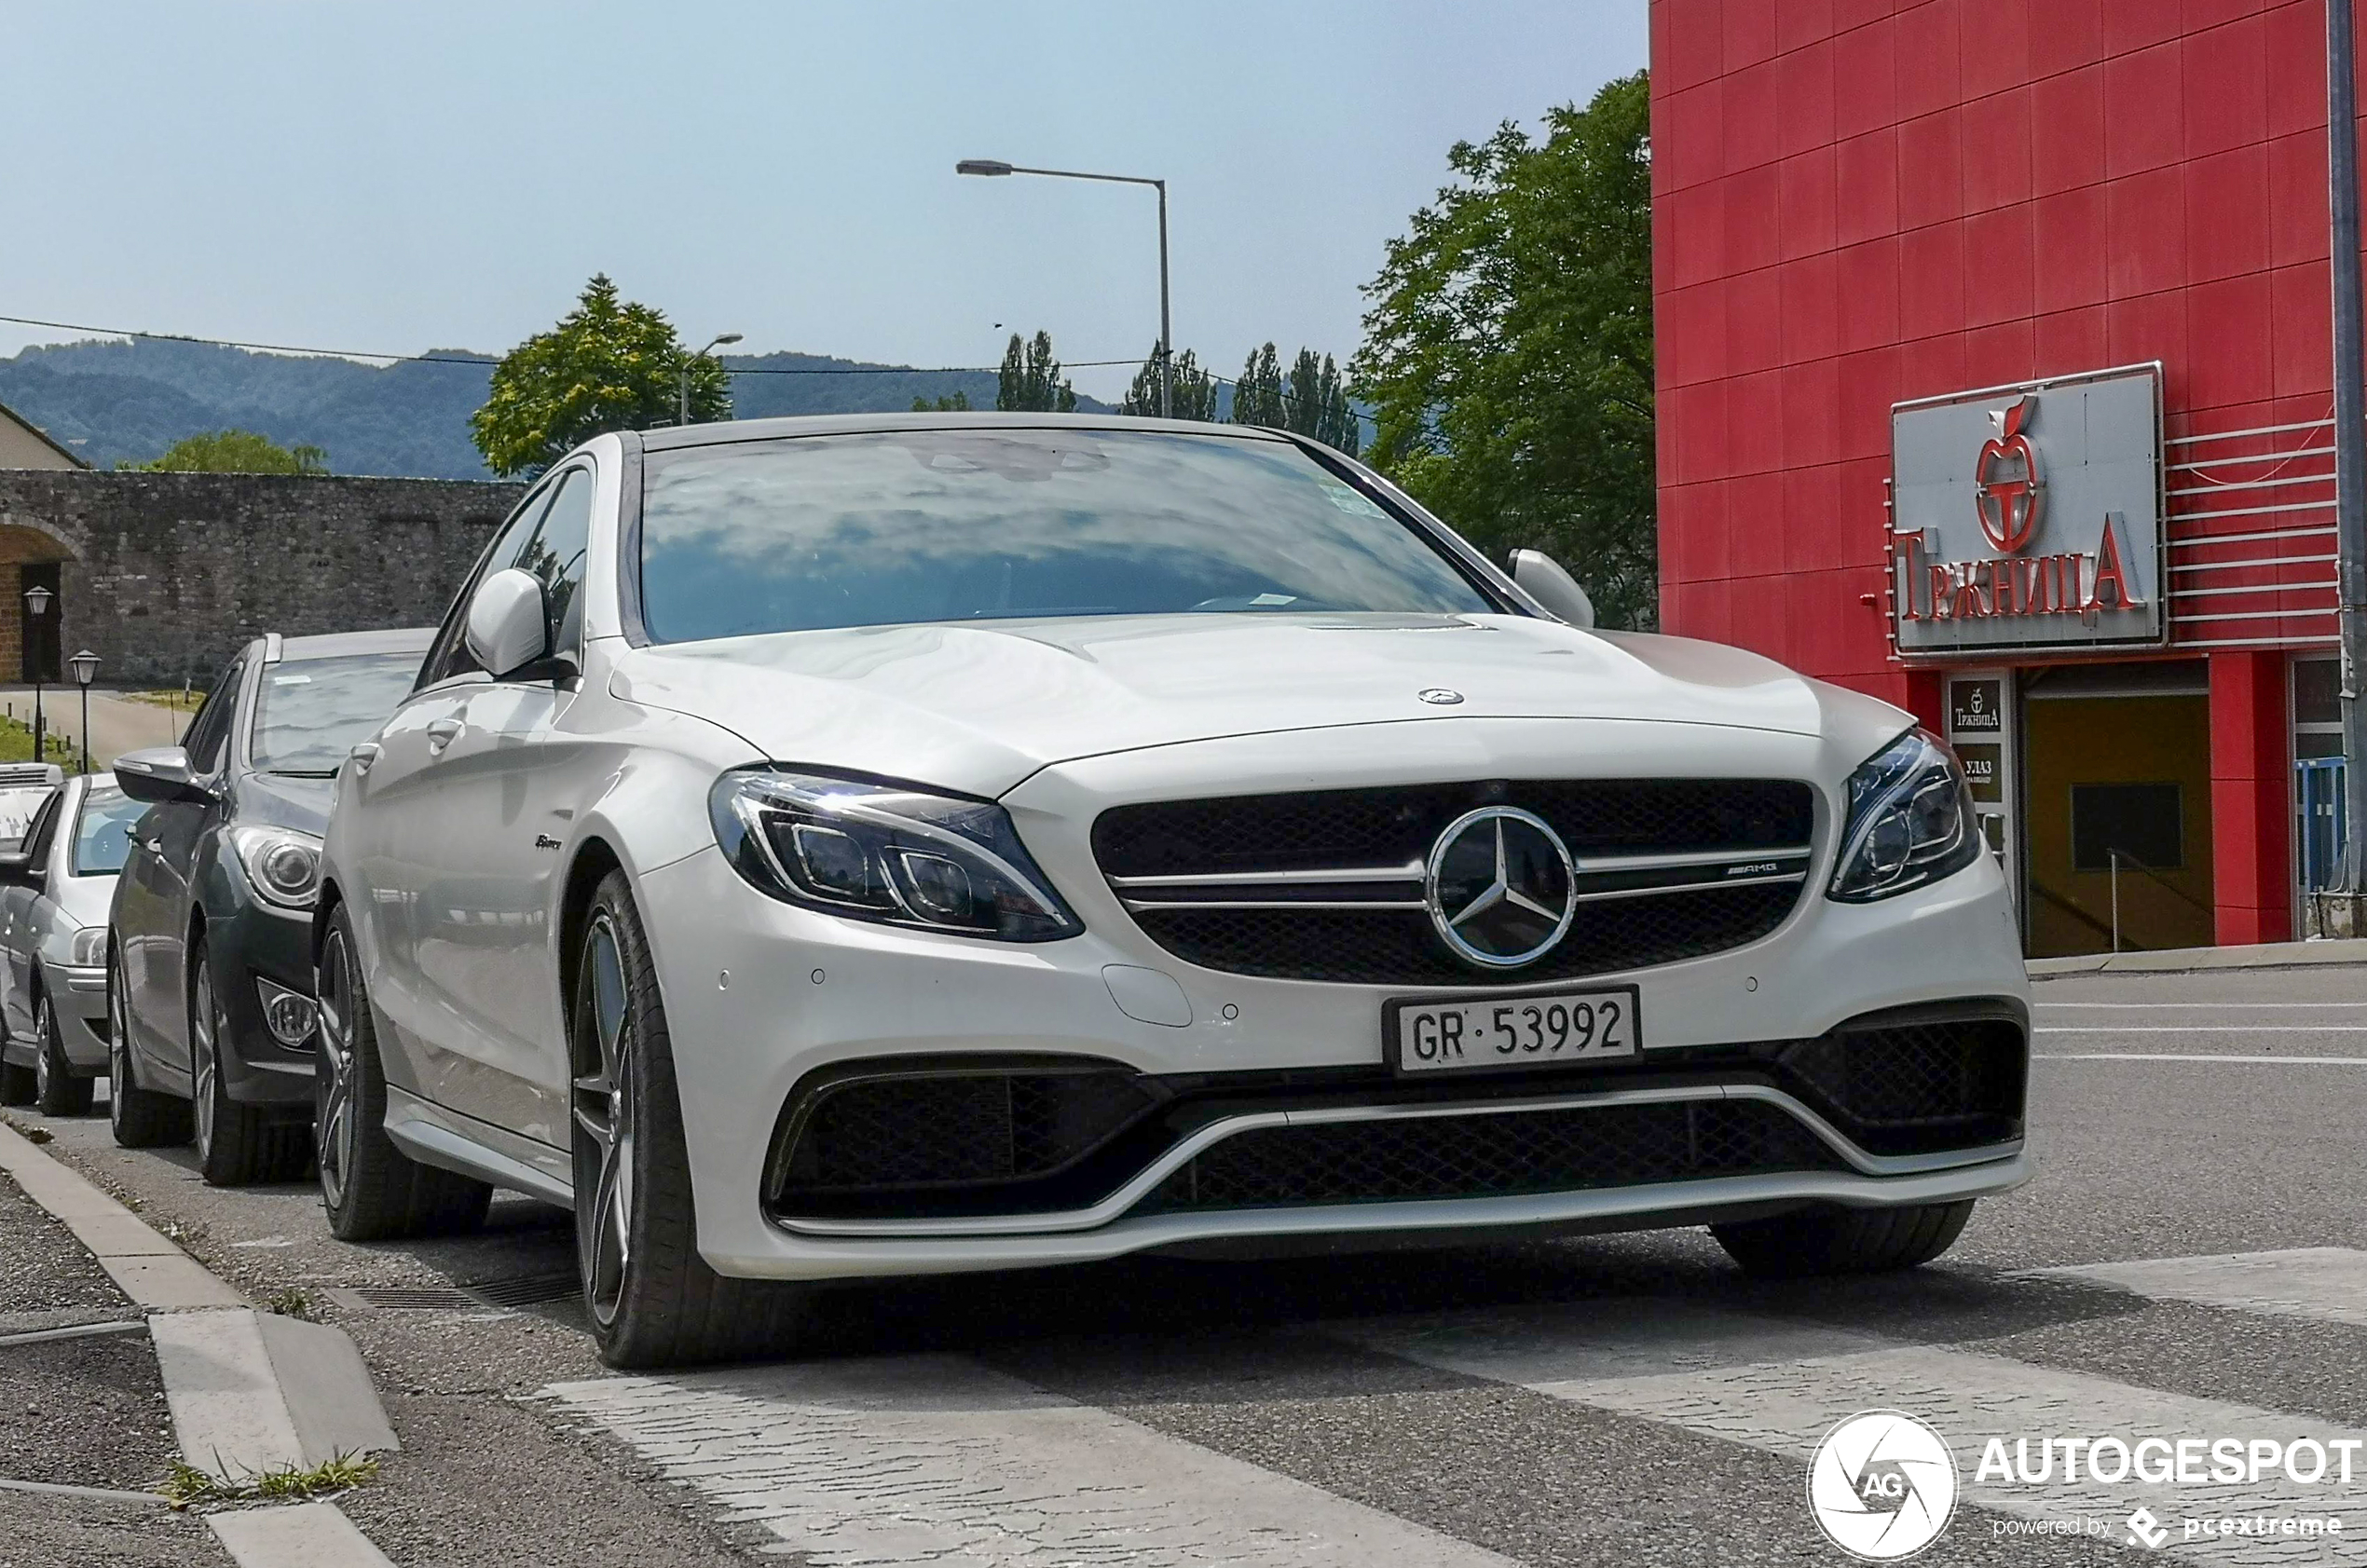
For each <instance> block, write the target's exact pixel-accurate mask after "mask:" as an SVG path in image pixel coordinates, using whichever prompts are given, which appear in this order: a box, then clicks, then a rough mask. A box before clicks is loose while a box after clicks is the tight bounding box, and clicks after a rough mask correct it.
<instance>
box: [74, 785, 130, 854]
mask: <svg viewBox="0 0 2367 1568" xmlns="http://www.w3.org/2000/svg"><path fill="white" fill-rule="evenodd" d="M147 811H148V808H147V806H146V804H145V803H144V802H143V801H138V800H134V799H132V798H131V797H130V796H128V795H126V794H124V793H123V791H121V790H119V789H116V788H114V787H112V786H111V785H106V784H93V785H92V786H91V787H90V789H89V792H88V793H87V794H85V795H84V796H83V798H82V810H81V811H79V812H77V813H76V814H75V819H74V862H73V864H72V866H70V867H68V872H69V874H70V875H72V876H76V877H97V876H112V875H114V874H115V873H116V872H117V871H120V870H122V869H123V863H124V862H125V861H127V860H129V859H130V858H131V825H132V824H133V823H136V822H138V821H139V820H140V819H141V818H142V817H143V816H144V815H146V814H147Z"/></svg>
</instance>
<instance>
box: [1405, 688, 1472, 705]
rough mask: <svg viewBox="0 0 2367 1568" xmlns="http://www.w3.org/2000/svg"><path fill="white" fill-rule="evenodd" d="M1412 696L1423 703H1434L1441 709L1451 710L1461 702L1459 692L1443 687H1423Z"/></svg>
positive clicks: (1461, 698)
mask: <svg viewBox="0 0 2367 1568" xmlns="http://www.w3.org/2000/svg"><path fill="white" fill-rule="evenodd" d="M1414 695H1415V696H1416V697H1419V698H1420V699H1421V700H1422V701H1423V702H1434V703H1436V704H1437V705H1438V706H1440V707H1442V708H1451V707H1453V706H1454V705H1455V704H1456V703H1457V702H1461V701H1462V700H1463V694H1462V693H1461V692H1459V691H1453V690H1449V689H1447V688H1445V687H1443V686H1432V687H1425V688H1424V689H1421V690H1419V691H1416V693H1414Z"/></svg>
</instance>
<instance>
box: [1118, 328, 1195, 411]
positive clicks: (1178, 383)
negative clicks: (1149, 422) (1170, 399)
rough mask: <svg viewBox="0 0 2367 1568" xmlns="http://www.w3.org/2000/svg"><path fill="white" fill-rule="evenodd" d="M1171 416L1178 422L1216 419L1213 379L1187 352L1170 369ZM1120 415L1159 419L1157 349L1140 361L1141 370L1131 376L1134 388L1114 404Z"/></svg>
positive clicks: (1176, 359) (1185, 350)
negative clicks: (1172, 376)
mask: <svg viewBox="0 0 2367 1568" xmlns="http://www.w3.org/2000/svg"><path fill="white" fill-rule="evenodd" d="M1173 373H1174V387H1175V414H1174V416H1175V417H1176V418H1178V419H1213V418H1215V417H1216V377H1215V376H1214V375H1211V374H1210V373H1209V372H1207V371H1205V370H1202V369H1201V368H1200V361H1199V360H1198V359H1197V358H1196V357H1195V356H1194V355H1193V353H1192V351H1191V350H1190V349H1189V348H1186V349H1184V350H1183V352H1182V353H1180V354H1178V355H1176V356H1175V363H1174V366H1173ZM1117 411H1118V412H1119V413H1120V414H1133V415H1139V416H1142V417H1144V418H1150V419H1156V418H1157V417H1158V416H1159V346H1158V345H1157V344H1156V343H1154V344H1152V345H1151V351H1150V353H1149V354H1148V355H1146V356H1145V357H1144V358H1143V361H1142V369H1141V370H1138V371H1136V372H1135V373H1134V384H1133V385H1132V386H1130V387H1129V388H1127V389H1126V396H1124V397H1122V398H1120V399H1119V400H1118V404H1117Z"/></svg>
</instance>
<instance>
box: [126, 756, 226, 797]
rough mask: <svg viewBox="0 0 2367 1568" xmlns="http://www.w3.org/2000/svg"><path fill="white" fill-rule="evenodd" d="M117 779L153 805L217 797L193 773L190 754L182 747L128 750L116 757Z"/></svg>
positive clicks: (132, 793)
mask: <svg viewBox="0 0 2367 1568" xmlns="http://www.w3.org/2000/svg"><path fill="white" fill-rule="evenodd" d="M115 782H116V783H117V784H121V785H122V786H123V793H124V794H126V795H129V796H130V797H131V798H132V799H134V800H144V801H146V802H147V803H148V804H149V805H151V806H159V805H165V804H168V803H170V802H172V801H176V800H186V801H198V802H202V801H206V800H211V799H212V798H213V797H212V795H211V794H209V793H208V792H207V790H206V787H205V785H203V784H199V783H198V781H197V778H196V777H195V775H193V774H192V773H191V772H190V770H189V754H188V753H187V752H185V751H183V750H182V749H181V748H180V747H179V746H150V747H148V748H147V749H146V750H145V751H128V752H125V753H124V754H123V755H122V756H121V757H116V759H115Z"/></svg>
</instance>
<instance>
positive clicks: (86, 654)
mask: <svg viewBox="0 0 2367 1568" xmlns="http://www.w3.org/2000/svg"><path fill="white" fill-rule="evenodd" d="M99 662H100V661H99V656H98V655H97V654H95V653H93V652H91V651H90V650H89V648H84V649H83V650H82V651H81V652H80V653H77V654H75V656H74V657H73V658H71V659H69V660H67V661H66V668H67V669H69V670H72V671H73V672H74V684H75V685H76V686H78V687H80V688H82V770H83V771H84V772H86V773H87V772H89V771H90V683H91V681H92V680H94V679H96V678H97V676H98V674H99Z"/></svg>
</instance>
